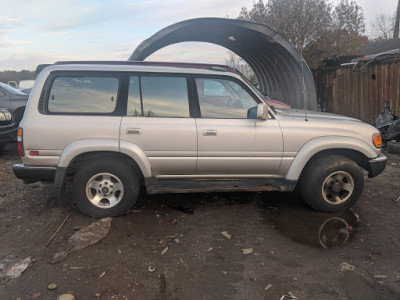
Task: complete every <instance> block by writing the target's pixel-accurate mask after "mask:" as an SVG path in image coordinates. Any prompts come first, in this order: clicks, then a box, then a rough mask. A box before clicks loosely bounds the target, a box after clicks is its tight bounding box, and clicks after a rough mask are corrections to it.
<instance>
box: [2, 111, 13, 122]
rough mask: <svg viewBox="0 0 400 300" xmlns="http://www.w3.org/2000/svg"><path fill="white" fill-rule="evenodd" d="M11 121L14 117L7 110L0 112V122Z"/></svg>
mask: <svg viewBox="0 0 400 300" xmlns="http://www.w3.org/2000/svg"><path fill="white" fill-rule="evenodd" d="M11 119H12V115H11V113H10V112H9V111H8V110H7V109H2V110H0V121H10V120H11Z"/></svg>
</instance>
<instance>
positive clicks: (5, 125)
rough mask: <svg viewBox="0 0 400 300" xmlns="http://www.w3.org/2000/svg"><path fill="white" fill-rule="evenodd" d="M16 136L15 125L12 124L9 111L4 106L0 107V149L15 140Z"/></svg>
mask: <svg viewBox="0 0 400 300" xmlns="http://www.w3.org/2000/svg"><path fill="white" fill-rule="evenodd" d="M16 136H17V127H16V126H15V124H14V121H13V119H12V116H11V113H10V112H9V111H8V110H7V109H5V108H2V109H0V149H3V148H4V147H5V146H6V145H7V144H8V143H9V142H11V141H13V140H15V138H16Z"/></svg>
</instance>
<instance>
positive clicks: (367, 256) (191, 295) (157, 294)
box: [0, 144, 400, 300]
mask: <svg viewBox="0 0 400 300" xmlns="http://www.w3.org/2000/svg"><path fill="white" fill-rule="evenodd" d="M387 155H388V157H389V162H388V166H387V168H386V170H385V172H384V173H383V174H381V175H380V176H379V177H377V178H374V179H366V184H365V189H364V192H363V194H362V196H361V199H360V200H359V202H358V203H357V204H356V205H355V207H354V208H353V211H345V212H343V213H340V214H324V213H317V212H314V211H311V210H310V209H309V208H307V207H305V206H304V205H303V204H302V203H301V201H299V200H298V199H297V198H296V197H295V196H294V195H291V194H283V193H233V194H216V193H215V194H214V193H210V194H178V195H177V194H171V195H162V196H147V197H146V198H145V199H144V201H143V207H142V208H141V209H140V210H138V211H135V212H132V213H130V214H128V215H125V216H122V217H119V218H114V219H113V220H112V226H111V229H110V231H109V233H108V235H107V236H106V237H105V238H104V239H103V240H101V241H100V242H99V243H97V244H95V245H92V246H89V247H87V248H85V249H82V250H80V251H77V252H74V253H71V254H69V255H68V257H67V258H66V259H65V261H63V262H59V263H57V264H50V263H49V262H48V260H49V259H50V258H52V256H53V254H54V253H55V252H56V251H57V250H58V249H59V248H61V247H62V246H63V245H65V243H66V241H67V240H68V238H69V237H70V236H71V235H72V234H73V233H74V232H76V229H77V228H79V227H80V226H86V225H88V224H91V223H92V222H94V221H95V219H92V218H90V217H87V216H85V215H83V214H81V213H80V212H79V211H78V210H77V209H76V208H74V207H72V208H70V209H68V208H60V207H59V205H58V203H57V195H56V193H55V192H54V191H53V189H52V187H51V186H50V185H43V184H41V183H35V184H31V185H24V184H23V183H22V182H21V181H20V180H18V179H16V178H15V177H14V175H13V172H12V165H13V164H14V163H17V162H19V158H18V156H17V154H16V151H15V145H13V144H12V145H11V146H10V147H8V150H6V151H2V152H1V153H0V261H4V260H5V259H10V260H14V261H16V260H19V259H23V258H26V257H31V259H32V261H33V262H32V264H31V265H30V266H29V267H28V268H27V269H26V270H25V272H24V273H22V275H21V276H20V277H19V278H16V279H13V280H9V281H8V282H6V281H7V280H6V279H4V278H3V280H2V281H3V282H2V283H3V284H1V285H0V299H14V300H15V299H18V298H19V299H32V298H35V299H56V298H57V295H60V294H64V293H70V294H72V295H74V296H75V297H76V299H281V297H282V296H283V295H290V293H291V294H292V295H294V296H296V297H297V299H363V300H365V299H400V233H399V228H400V219H399V213H400V199H399V196H400V156H399V155H393V154H387ZM188 208H189V209H188ZM191 208H192V210H191ZM190 212H193V214H190ZM67 215H69V217H68V219H67V221H66V222H65V225H64V226H62V228H61V230H60V231H59V232H58V234H57V235H56V236H55V238H54V239H53V240H52V241H51V243H50V244H49V246H48V247H45V245H46V243H47V242H48V240H49V239H50V237H51V236H52V235H53V234H54V233H55V232H56V230H57V228H58V227H59V226H60V224H61V223H62V222H63V220H64V219H65V218H66V216H67ZM224 231H227V233H228V234H230V235H231V238H230V239H228V238H227V237H225V236H224V235H222V234H221V232H224ZM167 248H168V249H167ZM243 249H246V250H247V251H248V252H252V253H249V254H244V253H243V252H244V251H243ZM249 249H250V250H249ZM343 263H347V265H346V264H343ZM0 264H1V263H0ZM51 283H55V284H56V285H57V288H56V289H55V290H49V289H48V285H49V284H51ZM285 299H289V298H285Z"/></svg>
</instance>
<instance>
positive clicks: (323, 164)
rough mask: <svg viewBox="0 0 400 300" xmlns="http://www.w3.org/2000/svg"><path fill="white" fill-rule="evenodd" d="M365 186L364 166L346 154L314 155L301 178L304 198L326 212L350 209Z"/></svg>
mask: <svg viewBox="0 0 400 300" xmlns="http://www.w3.org/2000/svg"><path fill="white" fill-rule="evenodd" d="M363 187H364V175H363V173H362V171H361V168H360V167H359V166H358V165H357V164H356V163H355V162H354V161H352V160H350V159H348V158H346V157H343V156H340V155H332V154H330V155H324V156H322V155H321V156H318V157H316V158H314V159H313V160H312V161H311V162H310V163H309V164H308V165H307V167H306V169H305V170H304V173H303V174H302V177H301V180H300V190H301V194H302V197H303V199H304V201H305V202H306V203H307V204H308V205H309V206H311V207H312V208H314V209H315V210H318V211H325V212H334V211H341V210H344V209H346V208H350V207H351V206H353V204H354V203H355V202H356V201H357V200H358V198H359V197H360V195H361V192H362V190H363Z"/></svg>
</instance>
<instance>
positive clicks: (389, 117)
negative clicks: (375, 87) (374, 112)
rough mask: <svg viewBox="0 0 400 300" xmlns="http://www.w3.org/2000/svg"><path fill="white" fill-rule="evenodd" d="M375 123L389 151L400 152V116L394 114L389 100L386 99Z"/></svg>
mask: <svg viewBox="0 0 400 300" xmlns="http://www.w3.org/2000/svg"><path fill="white" fill-rule="evenodd" d="M374 123H375V124H374V126H375V127H376V128H378V129H379V131H380V132H381V134H382V140H383V143H384V145H386V147H387V149H388V151H389V152H392V153H399V152H398V150H399V149H400V146H399V142H400V118H399V117H398V116H396V115H394V114H392V112H391V111H390V106H389V102H388V101H385V106H384V107H383V109H382V111H381V112H380V113H379V116H378V118H377V119H376V120H375V122H374Z"/></svg>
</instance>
